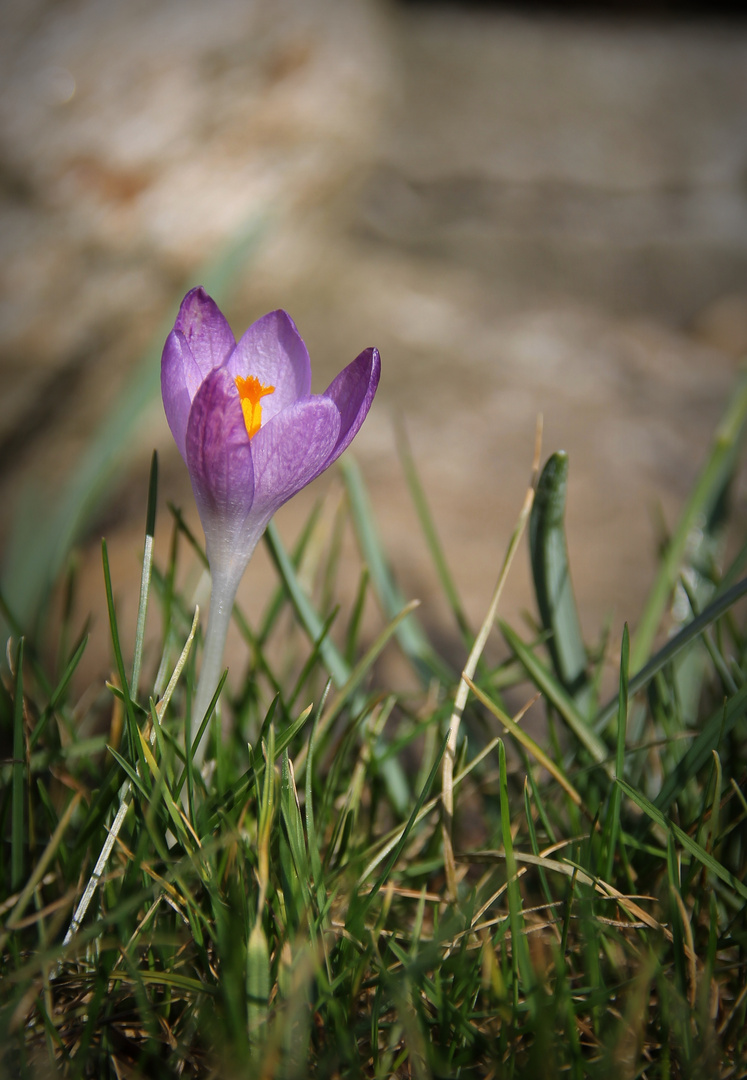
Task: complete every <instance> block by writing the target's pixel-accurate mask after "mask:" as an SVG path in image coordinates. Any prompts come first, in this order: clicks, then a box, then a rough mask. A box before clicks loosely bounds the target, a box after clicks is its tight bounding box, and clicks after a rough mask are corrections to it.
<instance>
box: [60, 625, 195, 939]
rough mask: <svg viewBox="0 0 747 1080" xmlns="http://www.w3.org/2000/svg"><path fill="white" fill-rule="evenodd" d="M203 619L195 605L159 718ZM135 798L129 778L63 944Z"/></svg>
mask: <svg viewBox="0 0 747 1080" xmlns="http://www.w3.org/2000/svg"><path fill="white" fill-rule="evenodd" d="M199 618H200V609H199V607H197V608H195V614H194V619H193V620H192V629H191V630H190V633H189V637H188V638H187V641H186V643H185V645H184V648H183V649H182V652H181V656H180V657H179V660H178V662H177V665H176V667H175V669H174V674H173V675H172V676H171V679H170V681H169V685H168V687H167V689H166V693H165V694H164V696H163V699H162V700H161V701H160V702H159V703H158V706H157V707H156V714H157V716H158V719H159V721H160V719H161V717H162V716H163V713H164V711H165V709H166V708H167V706H168V704H169V701H170V700H171V695H172V694H173V692H174V689H175V688H176V684H177V682H178V679H179V676H180V674H181V672H182V669H183V668H184V665H185V664H186V662H187V657H188V656H189V653H190V650H191V648H192V642H193V641H194V636H195V632H196V630H197V625H198V622H199ZM155 738H156V733H155V727H154V728H153V729H152V730H151V733H150V741H151V745H153V743H154V742H155ZM139 750H140V753H141V754H142V745H141V746H140V747H139ZM131 800H132V786H131V782H130V781H129V780H128V781H126V782H125V783H124V784H123V785H122V789H121V791H120V804H119V809H118V810H117V813H116V815H115V817H114V821H113V822H112V825H111V828H110V829H109V832H108V834H107V837H106V840H105V841H104V845H103V847H102V848H101V852H100V853H99V857H98V859H97V860H96V865H95V867H94V869H93V873H92V874H91V877H90V878H89V879H88V884H87V885H86V887H85V890H84V892H83V895H82V897H81V898H80V902H79V904H78V906H77V908H76V909H75V912H74V913H73V918H72V921H71V923H70V926H69V927H68V930H67V933H66V934H65V938H64V940H63V942H62V944H63V945H68V944H69V943H70V942H71V941H72V939H73V938H74V937H75V935H76V934H77V933H78V931H79V930H80V927H81V923H82V922H83V919H84V918H85V916H86V912H87V911H88V908H89V906H90V904H91V901H92V900H93V897H94V894H95V892H96V889H97V887H98V884H99V882H100V881H101V878H102V876H103V873H104V870H105V869H106V864H107V863H108V861H109V857H110V855H111V853H112V849H113V847H114V844H115V842H116V840H117V837H118V836H119V832H120V829H121V828H122V825H123V824H124V819H125V818H126V816H127V811H128V810H129V808H130V802H131Z"/></svg>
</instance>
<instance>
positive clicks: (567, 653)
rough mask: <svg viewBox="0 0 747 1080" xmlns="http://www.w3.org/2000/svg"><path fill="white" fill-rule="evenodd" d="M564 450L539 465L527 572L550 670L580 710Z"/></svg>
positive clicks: (586, 699)
mask: <svg viewBox="0 0 747 1080" xmlns="http://www.w3.org/2000/svg"><path fill="white" fill-rule="evenodd" d="M567 488H568V455H567V454H566V453H565V452H563V451H558V452H556V453H554V454H552V455H551V456H550V457H549V458H548V460H547V462H546V464H545V467H544V469H543V470H542V474H541V476H540V478H539V482H538V484H537V491H536V493H535V497H534V505H533V506H532V513H531V516H530V518H529V550H530V553H531V562H532V577H533V580H534V589H535V594H536V596H537V606H538V607H539V612H540V617H541V619H542V625H543V627H544V628H545V630H546V631H547V633H548V635H549V636H548V639H547V645H548V648H549V650H550V655H551V657H552V662H553V667H554V668H555V674H556V675H557V677H558V679H559V680H560V682H561V683H562V685H563V686H564V688H565V690H566V691H567V692H568V694H570V696H571V697H572V698H573V700H574V701H575V703H576V706H577V708H578V709H579V710H580V712H582V713H583V714H586V713H588V711H589V707H590V705H591V687H590V685H589V682H588V678H587V672H586V665H587V656H586V648H585V646H584V642H583V638H582V636H581V623H580V621H579V618H578V610H577V608H576V600H575V597H574V595H573V585H572V582H571V570H570V564H569V561H568V544H567V541H566V535H565V524H564V518H565V500H566V491H567Z"/></svg>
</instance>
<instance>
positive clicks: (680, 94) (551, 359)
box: [0, 0, 747, 671]
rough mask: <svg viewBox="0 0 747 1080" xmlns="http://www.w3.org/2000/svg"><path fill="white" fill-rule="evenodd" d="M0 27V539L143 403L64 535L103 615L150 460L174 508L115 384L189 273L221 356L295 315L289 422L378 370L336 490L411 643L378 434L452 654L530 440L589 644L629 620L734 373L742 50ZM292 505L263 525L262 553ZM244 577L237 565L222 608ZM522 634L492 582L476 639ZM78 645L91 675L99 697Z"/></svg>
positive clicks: (122, 565) (415, 568) (621, 42)
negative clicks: (368, 522) (348, 502)
mask: <svg viewBox="0 0 747 1080" xmlns="http://www.w3.org/2000/svg"><path fill="white" fill-rule="evenodd" d="M278 12H280V15H278ZM2 18H3V21H4V23H5V27H4V29H5V32H4V34H3V35H2V42H3V44H2V46H0V48H2V50H3V55H2V56H0V72H2V75H0V79H2V82H3V86H2V99H1V102H0V181H1V185H0V187H1V191H0V247H1V250H2V267H1V269H0V273H1V274H2V278H1V280H2V300H1V304H2V307H1V308H0V365H1V367H0V370H1V371H2V378H3V387H4V390H3V394H2V396H1V397H0V444H1V445H2V452H1V454H0V498H1V499H2V502H3V505H4V506H6V507H10V506H11V505H13V504H14V502H15V501H16V500H17V499H18V497H19V495H23V493H26V497H27V500H28V492H29V491H40V490H43V491H45V492H46V494H45V495H42V496H38V495H37V496H36V497H35V498H34V499H33V500H32V520H34V521H35V522H36V525H35V526H34V528H35V529H36V532H37V533H38V534H44V533H47V532H49V531H50V530H51V527H50V526H49V521H51V520H54V518H53V509H54V501H53V498H52V495H53V494H56V493H57V492H59V491H60V490H65V488H66V485H67V486H69V484H70V478H71V477H74V476H75V474H76V470H77V469H78V468H79V465H78V464H77V463H78V462H79V461H80V460H81V455H82V454H84V453H85V448H86V446H87V445H90V443H91V440H92V439H93V438H94V437H95V435H96V433H97V432H100V431H101V429H102V426H103V427H104V428H105V429H106V428H107V426H108V429H109V430H110V431H111V432H112V433H113V434H112V439H113V438H114V433H115V425H114V422H113V421H112V420H111V419H108V418H109V417H110V416H111V410H116V409H117V407H118V404H119V403H121V402H122V400H124V399H125V398H126V395H127V389H128V386H130V385H131V384H132V382H133V381H137V380H141V381H142V383H143V387H144V390H143V400H144V401H145V402H146V404H145V405H144V406H143V408H142V409H137V410H134V412H133V414H132V415H131V416H130V428H129V429H128V437H126V438H123V439H122V440H121V447H122V450H121V453H118V460H120V461H122V462H123V464H126V466H127V467H126V468H124V471H122V470H120V472H119V479H118V481H117V482H116V484H115V483H114V482H113V481H112V480H108V488H109V498H108V500H105V501H104V503H103V504H101V506H100V508H99V509H98V510H97V512H96V514H95V515H94V517H93V519H91V518H90V517H89V518H88V521H89V524H88V526H87V527H86V528H85V529H84V531H83V533H82V536H81V543H82V547H81V548H80V550H81V559H82V561H83V566H84V568H85V572H84V587H83V595H82V596H81V608H82V609H83V608H85V606H86V605H87V604H88V602H89V601H92V600H93V598H96V597H100V593H101V589H100V576H99V574H100V571H99V569H98V559H99V556H98V547H97V542H96V540H95V536H96V530H98V531H99V532H100V531H101V529H102V528H105V530H106V533H107V536H108V537H109V539H110V542H111V547H112V553H113V558H114V569H115V576H116V578H117V581H118V591H119V592H120V594H121V595H122V597H123V609H124V614H125V617H126V618H130V617H131V615H132V610H131V609H132V608H133V607H134V604H135V602H136V593H135V582H136V580H137V574H138V564H137V549H138V546H139V544H140V542H141V541H140V534H141V529H142V502H143V498H144V491H145V486H146V470H147V459H148V457H149V454H150V452H151V449H152V447H153V446H154V445H155V446H157V447H158V449H159V450H160V451H161V457H162V493H163V497H164V500H165V499H166V498H169V499H171V500H174V501H177V502H181V503H182V504H183V505H185V506H187V505H189V504H190V494H189V488H188V482H187V480H186V475H185V471H184V468H183V466H182V464H181V461H180V459H178V455H177V454H176V451H175V450H174V449H173V447H172V446H171V443H170V437H169V434H168V430H167V428H166V425H165V421H163V419H162V416H161V414H160V410H159V406H158V402H157V400H156V399H155V396H154V393H153V390H152V387H154V386H155V385H156V380H151V383H148V378H147V377H143V376H142V375H141V374H138V372H139V370H140V360H141V357H142V356H143V354H144V353H145V352H146V351H147V349H148V347H149V344H150V343H151V342H153V341H155V340H157V339H159V337H162V336H163V333H164V331H163V326H164V324H167V323H168V322H169V321H170V320H173V316H174V314H175V311H176V308H177V305H178V301H179V298H180V295H181V293H182V292H183V291H184V289H185V288H186V287H187V286H189V285H190V284H194V283H196V282H197V281H199V280H203V279H204V277H205V275H210V274H213V275H214V274H215V268H216V264H218V265H219V268H220V266H221V265H222V268H223V272H222V277H220V278H219V283H220V290H221V291H220V293H219V297H218V298H219V299H220V300H221V301H222V302H223V303H224V304H225V306H226V310H227V311H228V312H229V314H230V317H231V320H232V322H233V324H234V327H235V328H236V329H237V330H238V331H241V330H242V329H243V328H244V327H245V326H246V325H247V324H248V323H249V322H250V321H251V320H252V319H253V318H256V317H257V316H258V315H259V314H261V313H262V312H264V311H265V310H268V309H270V308H272V307H277V306H282V307H285V308H287V309H288V310H289V311H290V312H291V314H292V315H293V316H294V318H295V319H296V322H297V323H298V325H299V327H300V329H301V332H302V333H303V335H304V337H305V338H306V340H307V343H308V344H309V348H310V351H311V356H312V362H313V363H314V364H315V373H316V374H315V386H316V389H322V388H323V387H324V386H325V385H326V383H327V382H328V381H329V379H330V378H331V377H332V375H333V374H334V373H335V371H336V370H338V369H339V368H340V367H341V366H342V365H343V364H344V363H347V362H348V361H349V360H350V359H352V358H353V357H354V356H355V355H356V354H357V353H358V352H359V351H360V349H362V348H363V347H365V346H367V345H370V344H376V345H378V346H379V348H380V349H381V352H382V356H383V364H384V367H383V372H384V374H383V378H382V384H381V390H380V393H379V397H378V399H377V403H376V406H375V409H374V411H373V412H372V414H371V416H370V418H369V420H368V422H367V424H366V426H365V427H364V430H363V431H362V433H361V435H360V437H359V439H358V440H357V443H356V455H357V457H358V459H359V461H360V463H361V465H362V468H363V471H364V473H365V475H366V477H367V479H368V481H369V483H370V486H371V492H372V498H373V501H374V505H375V507H376V509H377V512H378V514H379V517H380V521H381V527H382V531H383V533H384V536H385V540H386V543H387V546H388V549H389V551H390V553H391V557H392V562H393V564H394V565H395V567H396V570H397V573H398V576H399V578H400V581H401V583H402V585H403V589H404V591H405V592H406V593H407V594H408V595H421V596H423V597H424V599H425V601H426V602H425V604H424V618H425V619H426V621H428V622H430V623H431V625H432V626H435V627H436V628H445V627H446V620H445V614H444V612H443V610H442V609H441V608H440V607H439V605H438V602H437V601H435V600H433V599H432V598H433V594H434V578H433V575H432V573H431V571H430V569H429V567H428V566H427V564H426V563H425V562H424V559H423V554H422V545H421V542H420V539H419V537H418V535H417V528H416V526H415V523H414V514H413V512H412V510H411V508H410V505H409V500H408V496H407V493H406V490H405V485H404V482H403V480H402V474H401V469H400V466H399V464H398V461H397V456H396V450H395V445H394V438H393V433H392V420H393V417H394V416H395V415H399V416H401V417H403V418H404V421H405V424H406V426H407V429H408V431H409V434H410V438H411V442H412V445H413V449H414V452H415V456H416V459H417V461H418V462H419V465H420V470H421V476H422V480H423V483H424V485H425V488H426V491H427V493H428V496H429V498H430V500H431V504H432V508H433V512H434V515H435V517H436V520H437V523H438V525H439V527H440V529H441V532H442V536H443V539H444V543H445V546H446V551H447V555H448V558H449V561H450V563H451V565H452V567H453V570H454V574H455V577H456V579H457V582H458V584H459V586H460V588H461V589H462V591H463V594H464V599H465V603H466V607H467V610H468V612H469V613H470V615H471V617H472V618H473V619H475V620H477V619H479V618H480V616H481V613H482V611H483V610H484V607H485V604H486V603H487V598H488V595H489V591H490V589H491V588H492V583H493V580H494V577H495V574H496V571H497V567H498V565H499V562H500V559H501V558H502V555H503V552H504V550H505V545H506V543H507V540H508V537H509V535H510V533H511V530H512V528H513V524H514V521H515V518H516V515H517V513H518V510H519V507H520V504H521V500H522V497H523V492H524V489H525V486H526V482H527V480H528V477H529V470H530V464H531V457H532V449H533V443H534V430H535V419H536V415H537V413H538V412H541V413H543V414H544V418H545V433H544V447H545V451H546V452H549V451H551V450H553V449H557V448H564V449H566V450H568V452H569V454H570V460H571V474H570V476H571V478H570V491H569V511H568V513H569V516H568V527H569V536H570V544H571V553H572V558H573V556H574V555H575V558H573V562H574V571H575V582H576V588H577V592H578V595H579V600H580V605H581V609H582V617H583V620H584V624H585V627H586V629H587V631H588V633H589V634H590V635H592V636H593V635H596V633H597V632H598V629H599V627H600V625H601V622H602V620H603V618H604V617H605V615H606V614H607V613H608V612H610V611H611V610H614V612H615V616H614V618H615V623H614V625H615V627H616V628H619V627H620V626H621V624H622V620H623V619H629V620H631V621H633V622H634V621H635V618H636V615H637V612H638V611H639V610H640V605H641V602H642V598H643V596H644V595H645V591H646V588H647V586H648V584H649V582H650V581H651V578H652V575H653V572H654V567H655V557H656V540H657V533H656V527H655V525H654V521H655V518H656V507H657V506H660V507H661V509H662V511H663V513H664V516H665V518H666V520H667V521H669V522H670V523H673V522H674V520H675V517H676V513H677V509H678V507H679V506H680V505H681V503H682V501H683V499H684V498H685V496H686V494H687V492H688V491H689V489H690V486H691V484H692V481H693V478H694V477H695V475H696V473H697V469H698V465H699V463H700V462H701V461H702V458H703V456H704V453H705V451H706V448H707V445H708V440H709V437H710V434H711V432H712V430H713V427H714V425H715V423H716V422H717V420H718V417H719V415H720V413H721V410H722V408H723V405H724V402H725V399H726V396H727V394H728V391H729V387H730V386H731V385H732V382H733V380H734V378H735V374H736V368H737V360H738V357H739V356H740V355H741V353H743V352H744V351H747V188H746V187H745V177H746V176H747V124H746V123H745V117H746V116H747V30H745V28H744V27H743V26H740V25H729V24H721V23H715V22H714V23H708V22H703V21H701V22H699V23H697V24H690V23H687V22H672V21H667V22H658V23H657V22H654V21H645V22H636V21H630V20H628V21H619V20H617V21H610V20H604V19H602V18H599V17H598V18H591V17H574V18H573V19H571V18H562V19H561V18H557V17H554V16H551V15H547V14H545V15H542V16H533V17H531V18H530V17H521V16H519V15H517V14H515V13H514V14H511V13H505V12H503V13H501V12H499V11H497V10H492V9H490V10H489V9H480V10H470V9H466V8H464V7H462V6H458V5H452V6H447V5H444V6H432V7H430V6H426V5H418V6H416V7H412V8H409V7H399V6H396V5H392V4H384V3H381V4H379V3H376V2H374V0H370V2H369V0H365V2H364V0H358V2H356V3H350V2H349V0H313V2H310V0H307V2H305V3H301V2H300V0H283V3H282V4H280V5H279V4H278V2H277V0H272V2H270V0H253V2H251V3H250V2H247V0H216V2H214V3H213V4H211V5H209V6H206V5H203V4H201V3H199V2H198V0H179V2H177V0H159V2H158V3H156V4H148V3H145V2H144V0H143V2H140V3H137V2H133V0H129V2H128V3H124V2H122V3H106V2H104V0H79V2H76V3H73V2H69V3H65V4H56V3H55V4H53V3H47V2H46V0H35V2H33V3H30V2H28V0H15V2H14V3H13V2H8V3H6V4H5V6H4V9H3V16H2ZM227 251H229V254H228V255H226V252H227ZM221 260H223V261H222V263H221ZM154 370H155V368H154ZM143 380H144V381H143ZM148 402H149V403H148ZM107 475H108V474H107ZM332 482H333V483H334V481H332ZM326 483H329V481H326ZM324 484H325V481H320V487H321V489H323V488H324ZM317 490H318V489H317ZM313 495H314V489H312V492H311V493H310V494H309V495H308V497H307V498H302V499H300V500H299V504H300V505H297V506H295V507H294V505H293V504H291V505H290V506H289V507H287V508H286V509H285V511H283V512H282V513H281V515H280V516H279V519H280V524H281V527H282V528H283V530H284V531H285V532H286V533H287V535H292V534H293V530H294V528H296V527H297V522H298V520H299V517H300V515H301V514H302V513H303V512H304V511H305V510H306V509H307V508H308V506H309V505H310V502H311V499H312V498H313ZM740 513H741V514H742V519H743V518H744V514H743V511H740ZM4 517H5V520H4V524H3V536H4V540H5V550H6V558H5V566H6V570H5V588H6V589H7V590H8V591H10V592H11V593H12V592H13V590H14V589H16V591H17V593H18V595H19V596H20V593H22V591H23V590H22V588H21V586H20V585H19V582H22V580H23V575H22V573H21V571H20V570H19V569H18V566H19V562H18V556H17V554H15V552H16V551H17V547H18V544H17V543H16V545H15V547H14V544H13V541H12V535H13V534H12V528H13V526H12V517H11V515H10V514H9V513H7V514H6V515H5V516H4ZM91 520H93V524H91ZM15 535H16V537H17V536H18V535H19V534H18V533H17V532H16V534H15ZM20 546H21V547H23V546H24V545H23V543H22V544H21V545H20ZM266 576H267V575H266V574H265V572H264V567H263V564H262V561H261V559H260V560H258V562H257V565H256V567H253V568H251V569H250V573H249V578H248V583H247V592H248V593H251V591H252V590H254V591H257V590H260V591H261V590H263V589H264V588H265V587H266V586H265V584H264V579H265V577H266ZM25 587H26V586H24V588H25ZM19 590H20V592H19ZM19 602H20V599H19ZM97 602H98V601H97ZM530 602H531V594H530V591H529V589H528V585H527V577H526V567H525V566H524V565H520V566H519V567H517V571H516V574H515V575H514V578H513V582H512V587H511V589H510V590H509V594H508V596H507V600H506V603H507V610H509V611H511V612H516V611H517V610H518V609H519V608H520V607H521V606H526V605H529V604H530ZM97 610H98V611H99V612H100V605H99V607H98V609H97ZM97 618H100V615H99V616H97ZM444 632H446V631H445V629H444ZM100 637H101V642H100V647H99V648H98V651H97V650H92V653H91V659H90V660H89V667H90V670H91V671H93V670H94V669H95V668H96V666H97V665H100V666H101V667H102V668H105V665H106V664H108V663H109V659H108V656H107V652H106V646H105V641H104V639H103V635H101V636H100Z"/></svg>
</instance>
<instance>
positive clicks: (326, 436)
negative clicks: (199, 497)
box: [252, 395, 340, 527]
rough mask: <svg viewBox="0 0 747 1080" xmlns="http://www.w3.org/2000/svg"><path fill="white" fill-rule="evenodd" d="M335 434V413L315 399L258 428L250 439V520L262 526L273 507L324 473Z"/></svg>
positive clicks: (334, 408) (337, 425)
mask: <svg viewBox="0 0 747 1080" xmlns="http://www.w3.org/2000/svg"><path fill="white" fill-rule="evenodd" d="M339 431H340V413H339V410H338V409H337V406H336V405H335V404H334V402H332V401H330V400H329V398H325V397H323V396H321V395H319V396H317V397H309V398H305V399H304V400H303V401H297V402H296V403H295V404H294V405H291V406H290V407H289V408H287V409H284V410H283V412H282V413H279V414H278V415H277V416H276V417H275V418H274V419H273V420H272V421H271V422H269V423H268V424H267V425H266V426H265V425H263V426H262V429H261V430H260V431H259V432H258V433H257V434H256V435H255V436H254V438H253V439H252V457H253V459H254V502H253V504H252V516H253V517H254V516H257V517H258V518H259V517H261V518H262V519H263V520H265V519H266V520H265V524H266V521H269V519H270V517H272V515H273V514H274V513H275V511H276V510H277V509H278V507H280V506H282V505H283V503H284V502H287V501H288V499H290V498H291V496H292V495H295V493H296V492H297V491H300V490H301V488H303V487H306V485H307V484H309V483H311V481H312V480H314V479H315V477H317V476H318V475H319V473H320V472H322V471H323V470H324V468H325V465H326V463H327V460H328V458H329V455H330V453H331V451H332V449H333V448H334V445H335V443H336V442H337V436H338V434H339ZM263 527H264V526H263Z"/></svg>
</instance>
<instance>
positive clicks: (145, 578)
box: [130, 450, 158, 700]
mask: <svg viewBox="0 0 747 1080" xmlns="http://www.w3.org/2000/svg"><path fill="white" fill-rule="evenodd" d="M157 495H158V454H157V452H156V451H155V450H154V451H153V458H152V459H151V465H150V479H149V482H148V510H147V513H146V516H145V546H144V549H143V571H142V575H141V577H140V601H139V603H138V609H137V627H136V630H135V654H134V657H133V660H132V677H131V679H130V693H131V694H132V697H133V699H134V700H137V692H138V687H139V685H140V668H141V665H142V662H143V645H144V642H145V619H146V616H147V614H148V596H149V594H150V580H151V576H152V573H153V539H154V537H155V532H156V498H157Z"/></svg>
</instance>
